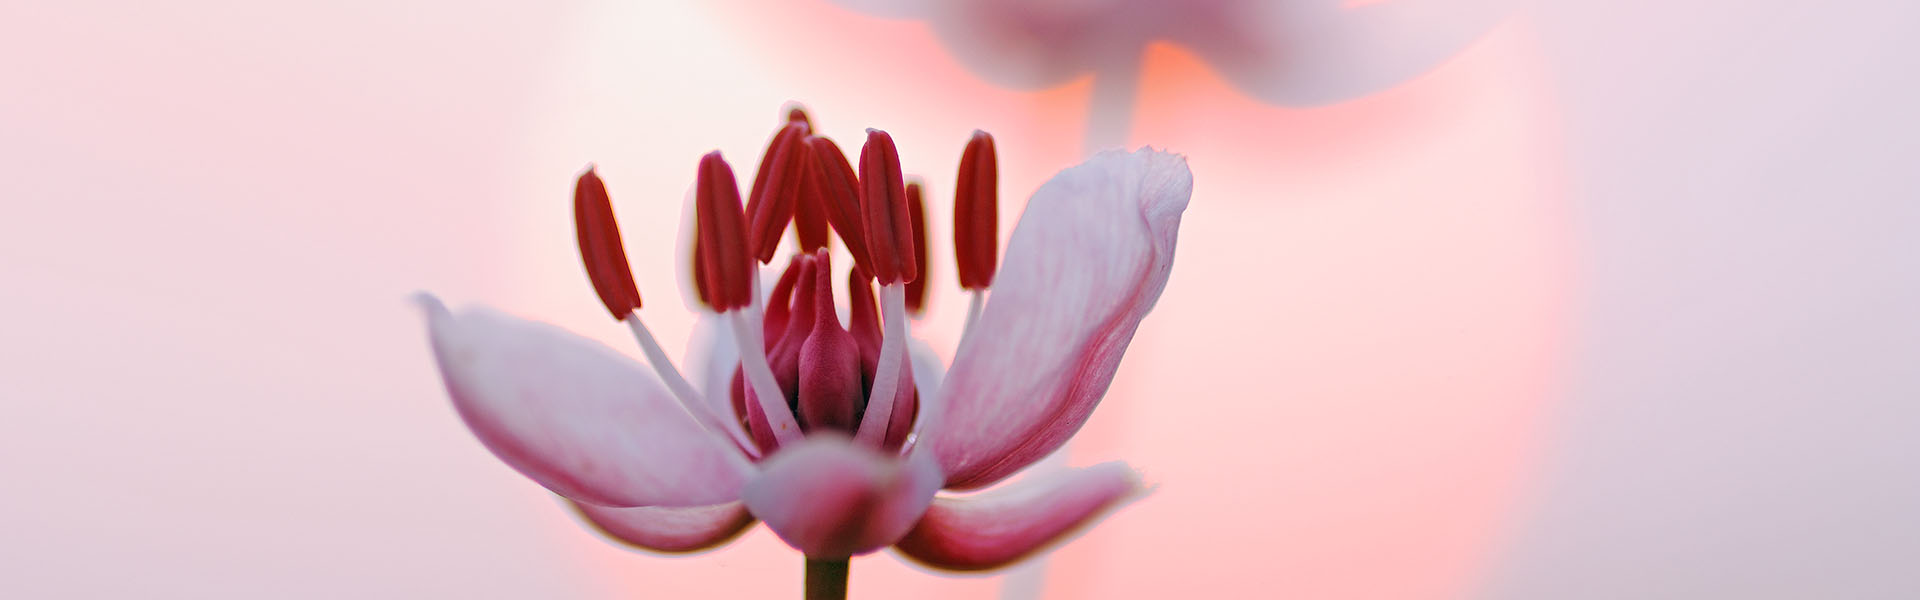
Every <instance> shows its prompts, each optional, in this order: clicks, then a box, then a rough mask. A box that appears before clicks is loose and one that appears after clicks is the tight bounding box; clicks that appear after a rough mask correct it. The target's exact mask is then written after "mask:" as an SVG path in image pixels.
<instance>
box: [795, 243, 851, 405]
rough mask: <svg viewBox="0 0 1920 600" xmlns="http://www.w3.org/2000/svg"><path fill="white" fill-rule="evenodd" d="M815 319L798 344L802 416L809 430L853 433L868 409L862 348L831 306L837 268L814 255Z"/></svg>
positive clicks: (821, 255) (824, 257)
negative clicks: (803, 340) (800, 343)
mask: <svg viewBox="0 0 1920 600" xmlns="http://www.w3.org/2000/svg"><path fill="white" fill-rule="evenodd" d="M813 275H814V285H813V292H814V301H813V306H814V323H813V329H812V331H810V332H809V333H808V334H807V339H806V342H805V343H804V344H802V345H801V347H800V390H799V391H800V394H799V395H800V398H799V416H800V421H801V423H803V424H804V425H805V426H806V427H808V428H810V429H817V428H823V427H824V428H830V429H838V430H841V431H846V432H852V431H854V428H855V426H856V425H857V424H858V423H859V419H860V413H861V412H862V411H864V410H865V409H866V390H865V388H864V387H863V385H862V378H861V369H860V348H859V345H858V344H857V343H855V342H854V339H853V336H851V335H848V334H847V331H846V330H844V329H841V328H840V317H839V316H837V315H835V314H834V310H833V306H834V303H833V267H832V264H831V263H829V262H828V259H827V251H825V250H820V251H818V252H816V253H815V254H814V269H813Z"/></svg>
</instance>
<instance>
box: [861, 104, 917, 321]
mask: <svg viewBox="0 0 1920 600" xmlns="http://www.w3.org/2000/svg"><path fill="white" fill-rule="evenodd" d="M906 187H907V185H906V182H905V181H903V180H902V178H901V175H900V151H899V150H897V149H895V148H894V145H893V136H890V135H887V132H885V131H881V130H878V129H868V130H867V143H866V145H864V146H861V147H860V208H861V210H862V211H863V212H865V213H866V215H865V216H866V219H865V220H864V224H865V225H866V234H867V258H868V259H869V260H868V261H867V265H865V266H867V267H869V270H870V271H871V272H872V273H873V278H874V280H875V281H878V282H880V285H888V284H891V283H897V282H903V281H913V279H914V277H915V275H916V274H917V273H916V271H915V267H916V265H915V264H914V262H913V224H912V223H911V222H909V218H908V215H907V189H906Z"/></svg>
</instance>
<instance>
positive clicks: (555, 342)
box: [421, 109, 1192, 571]
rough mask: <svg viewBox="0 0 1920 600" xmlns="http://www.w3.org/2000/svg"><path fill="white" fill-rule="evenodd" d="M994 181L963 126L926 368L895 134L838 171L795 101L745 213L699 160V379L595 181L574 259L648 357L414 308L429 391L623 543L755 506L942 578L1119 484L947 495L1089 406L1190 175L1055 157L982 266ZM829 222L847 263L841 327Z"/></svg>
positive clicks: (527, 325)
mask: <svg viewBox="0 0 1920 600" xmlns="http://www.w3.org/2000/svg"><path fill="white" fill-rule="evenodd" d="M996 173H997V166H996V164H995V154H994V148H993V138H992V137H991V136H989V135H987V134H985V133H983V132H976V133H975V134H974V137H973V138H972V139H971V140H970V141H969V143H968V146H967V151H966V154H965V156H964V158H963V159H962V161H961V167H960V173H959V184H958V185H957V186H956V191H957V194H956V201H955V213H954V214H955V223H956V226H955V239H956V250H957V251H958V252H957V257H958V263H959V264H958V268H957V271H958V272H959V274H960V277H961V281H962V285H963V287H965V288H967V289H968V290H970V291H971V292H972V294H973V301H972V304H971V307H970V308H971V310H970V312H969V315H968V317H969V318H968V325H967V328H966V333H965V334H964V335H963V337H962V340H961V342H960V344H959V346H958V348H957V350H956V352H955V354H954V359H953V365H952V368H951V369H949V370H946V371H945V372H944V373H942V372H941V367H940V365H939V363H938V360H937V359H933V358H932V357H931V355H930V353H928V352H926V351H924V350H923V349H922V350H917V351H913V352H909V346H918V345H919V342H917V341H916V340H912V339H910V338H909V337H908V334H907V329H906V327H907V325H906V315H907V313H908V312H909V310H918V309H917V308H913V307H917V306H919V305H920V302H919V301H918V300H915V299H913V298H910V297H909V296H913V295H918V294H923V293H924V291H923V288H922V290H921V291H915V290H910V289H909V287H908V284H909V283H910V282H913V281H915V280H916V279H918V274H919V273H921V272H924V270H923V269H922V268H921V267H923V266H924V265H923V264H921V263H924V262H925V258H924V257H925V255H926V254H925V252H924V247H925V239H926V236H925V231H924V230H925V228H924V225H916V223H923V222H924V217H923V216H916V215H922V214H923V212H922V210H921V207H918V206H916V205H917V204H918V203H919V202H920V198H919V189H918V186H917V185H915V186H909V185H906V184H905V183H904V181H903V177H902V175H901V169H900V161H899V157H898V154H897V152H896V151H895V150H894V146H893V141H892V138H891V137H890V136H889V135H888V134H886V133H885V132H882V131H877V130H871V129H870V130H868V134H867V140H866V143H865V145H864V146H863V147H862V149H861V153H860V160H859V170H858V172H857V173H856V172H855V170H854V168H853V166H852V165H851V164H849V163H848V161H847V160H846V158H845V155H844V154H842V153H841V152H840V150H839V148H838V147H837V146H836V145H835V144H834V143H833V142H832V141H831V140H829V139H827V138H825V137H823V136H818V135H814V134H813V133H812V132H811V126H810V124H809V122H808V120H807V118H806V115H805V114H804V113H803V112H800V111H799V110H798V109H796V110H795V111H794V112H793V113H792V114H791V116H790V118H789V121H788V122H787V123H786V124H785V125H784V126H783V127H782V128H781V130H780V132H779V133H778V134H777V135H775V137H774V139H773V142H772V144H771V145H770V146H769V148H768V151H767V153H766V155H765V157H764V159H763V161H762V163H761V166H760V170H759V172H758V174H757V175H756V176H755V178H754V181H753V185H752V188H751V191H750V192H749V195H748V201H747V203H746V206H745V208H744V209H743V208H742V206H741V202H740V196H739V191H738V188H737V185H736V183H735V180H734V177H733V173H732V169H731V167H729V166H728V165H727V163H726V161H725V160H724V159H723V158H722V157H721V156H720V153H719V152H717V151H716V152H713V153H710V154H708V155H706V156H705V157H702V159H701V161H700V168H699V172H698V176H697V183H696V187H695V194H694V195H695V198H696V201H695V207H696V208H695V210H696V219H695V220H696V222H697V225H696V227H695V242H694V252H693V255H694V256H693V267H694V268H693V274H694V276H693V279H694V287H695V289H696V291H697V293H698V296H699V298H700V300H701V302H702V303H703V304H704V305H705V306H706V307H708V308H709V309H711V311H712V312H711V313H710V314H709V315H707V318H708V319H709V320H710V322H712V323H720V324H724V325H725V326H726V328H727V329H729V330H730V333H731V336H730V337H723V338H722V340H721V343H718V344H716V346H715V347H714V348H712V349H711V350H710V351H708V352H705V353H703V354H702V355H700V356H690V357H689V359H691V360H704V361H706V362H707V363H709V365H710V366H713V365H717V367H718V369H717V372H718V373H719V376H717V377H716V376H701V377H699V379H700V380H701V381H702V382H703V384H704V385H703V386H701V387H699V388H696V387H695V386H694V385H693V384H692V383H690V382H689V381H688V380H687V379H686V378H685V377H683V376H682V375H681V374H680V373H679V371H678V370H677V369H676V367H674V365H673V364H672V362H671V361H670V359H669V358H668V357H667V356H666V354H665V353H664V352H663V351H662V350H661V349H660V346H659V344H658V343H657V342H655V341H654V340H653V337H652V335H651V334H650V333H648V332H647V330H646V327H645V325H644V324H643V323H642V322H641V319H640V313H639V308H640V306H641V300H640V294H639V292H638V288H637V286H636V285H635V283H634V281H633V279H632V276H631V274H630V272H629V271H628V269H627V265H626V255H625V250H624V248H623V245H622V242H621V238H620V235H619V232H618V230H617V228H616V226H615V225H614V219H613V212H612V208H611V204H610V202H609V200H608V196H607V193H606V188H605V185H604V183H603V182H602V181H601V180H600V178H599V176H598V175H597V174H596V173H595V172H594V171H593V170H592V169H589V170H588V171H587V172H586V173H584V174H582V175H581V176H580V178H579V181H578V183H577V185H576V188H575V206H574V209H575V221H576V224H577V227H578V234H579V239H580V246H581V255H582V258H583V260H584V262H585V263H586V267H587V273H588V276H589V279H590V280H591V281H592V282H593V285H594V289H595V291H596V292H597V293H598V294H599V296H600V299H601V301H602V302H603V303H604V304H605V305H606V307H607V309H608V310H609V312H610V313H611V314H612V315H613V316H614V318H615V319H618V320H621V321H624V322H625V323H626V324H627V325H628V326H629V327H630V328H631V329H632V330H633V331H634V334H635V338H636V340H637V341H638V342H639V345H640V346H641V350H642V352H643V354H644V355H645V356H646V358H647V362H648V363H649V365H648V366H642V365H641V364H640V363H638V362H635V361H633V360H630V359H628V358H626V357H625V356H623V355H621V354H620V353H618V352H616V351H614V350H612V349H609V348H607V347H606V346H604V345H602V344H599V343H597V342H594V341H591V340H588V339H586V338H584V337H581V336H578V335H575V334H573V333H569V332H567V331H564V330H562V329H559V328H557V327H554V326H551V325H547V324H543V323H538V322H533V321H527V320H523V319H519V318H516V317H512V316H508V315H505V314H502V313H499V312H496V311H493V310H488V309H485V308H475V309H469V310H464V311H461V312H458V313H455V312H452V311H449V310H448V309H447V308H446V307H445V306H444V305H442V304H441V303H440V302H439V301H438V300H437V299H434V298H432V297H431V296H423V297H422V299H421V302H422V304H423V306H424V307H425V310H426V313H427V321H428V329H429V334H430V338H431V341H432V346H433V350H434V354H435V357H436V359H437V361H438V364H439V367H440V372H441V375H442V377H443V379H444V381H445V384H446V388H447V391H448V394H449V396H451V398H452V400H453V404H454V407H455V408H456V410H457V411H458V412H459V414H460V416H461V418H462V419H463V420H465V422H466V424H467V425H468V427H469V428H471V429H472V431H473V433H474V434H475V436H476V437H478V438H479V439H480V441H481V442H482V443H483V444H484V445H485V446H486V447H487V448H488V449H489V450H491V451H492V452H493V453H494V454H495V455H496V456H498V457H499V458H500V459H501V460H502V461H504V462H506V463H507V464H508V465H509V466H511V467H513V468H514V469H516V470H518V471H519V472H521V473H522V474H524V475H526V476H527V477H529V478H531V479H533V480H534V481H535V482H537V483H539V484H540V485H542V486H545V487H546V488H548V489H550V490H552V491H553V492H555V493H557V494H560V495H561V496H564V497H565V498H567V499H568V500H570V501H571V502H572V503H573V505H574V506H575V507H576V508H577V509H578V510H579V512H580V514H582V515H583V516H584V517H585V518H586V519H588V520H589V521H591V522H592V523H593V524H594V525H595V526H597V527H599V528H600V529H601V530H602V531H604V532H605V533H606V534H608V535H610V536H612V537H614V538H617V539H619V540H621V541H624V542H627V543H630V544H632V545H634V546H638V547H641V548H644V549H649V550H655V551H661V552H691V551H697V550H703V549H708V548H713V547H717V546H718V545H721V544H724V543H725V542H726V541H728V540H731V539H732V538H733V537H735V536H737V535H739V534H740V533H741V532H743V531H745V530H746V529H747V528H749V527H751V526H752V524H753V523H754V522H755V521H763V522H765V523H766V524H767V525H768V527H769V528H771V529H772V530H773V532H774V533H775V534H776V535H778V536H779V537H780V539H782V540H783V541H785V542H786V543H787V544H789V545H791V546H792V547H793V548H795V549H797V550H799V551H801V552H802V553H804V554H805V555H806V556H807V557H808V558H809V559H810V560H814V559H819V560H835V559H845V558H847V557H849V556H853V555H859V554H864V553H869V552H873V551H876V550H879V549H881V548H885V547H888V546H893V547H894V548H896V549H897V550H898V552H900V553H901V554H903V555H905V556H907V557H909V558H911V559H913V560H915V561H918V562H920V563H923V564H926V565H929V566H932V567H936V568H941V569H948V570H959V571H969V570H984V569H992V568H996V567H1000V566H1003V565H1007V564H1011V563H1013V562H1015V561H1018V560H1020V559H1021V558H1023V557H1025V556H1028V555H1030V554H1032V553H1034V552H1036V551H1038V550H1039V549H1041V548H1043V547H1046V546H1047V545H1049V544H1051V543H1052V542H1054V541H1056V540H1059V539H1061V538H1063V537H1065V536H1066V535H1068V534H1070V533H1071V532H1073V531H1076V530H1077V529H1079V528H1080V527H1081V526H1083V525H1086V524H1090V523H1091V522H1093V521H1095V520H1097V519H1098V518H1100V517H1101V516H1103V515H1105V514H1106V513H1107V512H1109V511H1110V510H1111V509H1113V508H1115V507H1117V506H1118V505H1120V504H1122V503H1124V502H1126V501H1128V500H1130V499H1132V498H1135V497H1137V496H1138V495H1139V494H1140V492H1141V490H1142V488H1141V486H1140V483H1139V479H1138V477H1137V475H1136V474H1135V473H1134V471H1133V470H1132V469H1131V468H1129V467H1127V466H1126V465H1124V464H1121V463H1108V464H1102V465H1097V466H1093V467H1088V468H1082V469H1073V470H1067V471H1064V472H1062V473H1059V474H1057V475H1053V476H1051V477H1043V478H1028V479H1026V480H1023V481H1021V482H1019V483H1015V484H1010V485H1007V486H1003V487H1001V488H998V489H995V490H990V491H986V492H982V493H979V494H968V495H951V494H941V493H940V490H943V489H944V490H951V491H967V490H976V489H980V488H984V487H987V486H990V485H993V484H995V483H998V482H1001V481H1002V480H1005V479H1006V478H1007V477H1009V476H1011V475H1013V474H1014V473H1016V472H1018V471H1020V470H1021V469H1023V468H1024V467H1026V466H1027V465H1029V464H1032V463H1033V462H1035V461H1036V460H1038V459H1039V458H1041V457H1043V456H1045V455H1046V454H1047V453H1049V452H1051V451H1052V450H1054V449H1056V448H1059V447H1060V446H1061V445H1062V444H1063V443H1065V442H1066V440H1067V439H1068V438H1069V437H1071V436H1072V435H1073V434H1074V432H1075V431H1077V430H1078V429H1079V428H1080V426H1081V425H1082V424H1083V423H1084V422H1085V421H1086V419H1087V417H1088V415H1089V414H1090V413H1091V412H1092V411H1093V409H1094V407H1095V405H1097V404H1098V403H1099V401H1100V398H1101V396H1102V395H1103V394H1104V393H1105V391H1106V389H1107V386H1108V384H1109V383H1110V382H1111V380H1112V378H1113V375H1114V372H1115V370H1116V369H1117V368H1118V366H1119V362H1120V358H1121V355H1122V354H1123V353H1124V352H1125V350H1126V346H1127V343H1128V341H1129V340H1131V338H1132V336H1133V333H1134V330H1135V328H1136V327H1137V326H1138V324H1139V323H1140V320H1141V319H1142V318H1143V317H1145V316H1146V314H1147V312H1148V311H1149V310H1150V309H1151V308H1152V307H1153V305H1154V303H1155V301H1156V300H1157V299H1158V298H1159V295H1160V291H1161V289H1162V288H1163V287H1164V286H1165V285H1166V281H1167V277H1168V274H1169V272H1170V269H1171V267H1172V263H1173V250H1174V245H1175V241H1176V237H1177V233H1178V229H1179V224H1180V216H1181V213H1182V212H1183V211H1184V210H1185V208H1186V204H1187V199H1188V196H1189V194H1190V192H1191V189H1192V178H1191V174H1190V172H1189V171H1188V170H1187V167H1186V164H1185V159H1184V158H1182V157H1180V156H1177V155H1173V154H1167V153H1164V152H1158V151H1154V150H1150V149H1142V150H1139V151H1136V152H1132V153H1124V152H1117V151H1116V152H1107V153H1103V154H1100V155H1098V156H1095V157H1093V158H1092V159H1091V160H1088V161H1087V162H1086V163H1085V164H1082V165H1079V166H1076V167H1073V168H1070V169H1067V170H1065V171H1062V172H1060V173H1059V174H1058V175H1056V176H1055V177H1054V178H1053V179H1052V180H1051V181H1049V182H1047V183H1046V184H1045V185H1043V186H1042V187H1041V188H1040V189H1039V191H1037V192H1036V193H1035V194H1034V196H1033V198H1032V200H1031V201H1030V202H1029V203H1028V206H1027V209H1026V211H1025V213H1024V214H1023V215H1022V216H1021V218H1020V221H1019V223H1018V225H1017V226H1016V228H1015V230H1014V233H1013V236H1012V238H1011V240H1010V241H1009V242H1008V245H1007V252H1006V256H1005V260H1004V262H1002V263H1001V264H1000V265H999V266H998V268H996V265H995V262H996V254H997V253H996V251H995V248H996V246H997V240H996V236H997V227H996V223H995V219H996V210H997V208H996V206H997V190H996V187H997V181H996V177H997V175H996ZM789 223H792V224H793V225H794V229H795V230H796V235H795V236H794V238H795V239H796V240H797V241H798V243H799V251H798V252H795V253H794V254H793V256H792V257H791V258H790V259H789V260H788V261H787V262H786V265H785V267H784V270H783V271H782V274H781V278H780V279H779V282H778V283H777V284H775V285H774V286H773V288H772V289H771V290H770V291H769V292H768V293H766V294H761V293H760V290H759V288H758V285H757V284H758V281H759V278H758V277H757V273H756V272H757V271H758V270H759V269H762V268H765V267H764V266H756V265H755V263H756V261H757V262H758V263H760V265H767V264H772V263H773V260H772V259H773V257H774V255H775V254H776V252H775V250H776V247H777V245H778V244H779V242H780V240H781V239H782V238H783V237H785V231H786V230H787V228H788V224H789ZM829 230H830V231H831V232H833V233H834V234H837V237H838V239H840V240H842V242H843V243H844V244H845V246H846V247H847V249H848V251H849V253H850V254H851V255H852V256H853V257H854V263H855V264H854V265H853V266H852V267H851V268H849V269H847V279H846V281H847V287H848V289H849V293H848V296H849V297H850V298H849V304H848V306H847V308H848V311H847V312H848V314H849V321H850V323H849V325H847V326H844V327H843V326H842V325H841V323H840V318H839V317H838V316H837V313H838V311H837V310H836V307H837V306H838V304H837V301H836V298H835V295H834V292H833V281H834V279H835V277H834V275H833V267H832V264H831V259H830V258H829V257H830V256H831V254H830V253H829V252H828V251H827V244H828V240H829V237H830V236H829V234H828V231H829ZM916 250H919V251H916ZM874 283H878V285H879V293H878V297H879V299H880V301H879V303H878V306H877V309H876V305H875V301H874V294H873V287H872V286H873V284H874ZM989 289H991V296H988V295H987V291H988V290H989ZM729 341H730V343H729ZM741 350H749V351H746V352H741ZM752 350H758V351H752ZM910 355H911V356H910ZM735 356H738V358H737V359H735V358H732V357H735ZM736 365H737V368H736ZM728 374H731V375H732V376H731V377H730V378H729V377H727V375H728ZM728 382H730V384H729V383H728ZM811 564H812V563H810V565H811Z"/></svg>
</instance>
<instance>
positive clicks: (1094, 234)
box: [929, 149, 1193, 489]
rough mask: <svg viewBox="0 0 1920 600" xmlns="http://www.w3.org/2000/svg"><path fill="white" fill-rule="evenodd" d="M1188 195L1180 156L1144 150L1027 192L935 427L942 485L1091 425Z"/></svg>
mask: <svg viewBox="0 0 1920 600" xmlns="http://www.w3.org/2000/svg"><path fill="white" fill-rule="evenodd" d="M1192 190H1193V175H1192V173H1191V172H1189V171H1188V170H1187V165H1186V159H1184V158H1182V157H1180V156H1179V155H1174V154H1167V153H1164V152H1157V151H1153V150H1148V149H1142V150H1140V151H1137V152H1133V153H1131V154H1129V153H1124V152H1103V153H1101V154H1099V155H1097V156H1095V157H1093V159H1092V160H1089V161H1087V163H1086V164H1083V165H1080V166H1077V167H1074V168H1071V169H1067V170H1065V171H1062V172H1060V174H1059V175H1056V176H1054V178H1053V179H1052V180H1051V181H1048V182H1047V184H1046V185H1044V186H1041V188H1040V191H1038V192H1036V193H1034V195H1033V199H1032V200H1031V201H1029V202H1028V203H1027V210H1026V214H1024V215H1022V216H1021V217H1020V224H1019V225H1018V226H1017V227H1016V228H1015V229H1014V231H1013V238H1012V239H1011V240H1010V241H1008V243H1007V254H1006V258H1005V260H1004V261H1003V262H1002V266H1001V268H1000V273H999V274H998V275H997V276H996V277H995V279H994V285H993V292H992V295H991V296H989V297H988V302H987V306H986V309H985V311H984V312H983V313H982V314H981V315H980V319H979V321H978V322H976V323H975V324H974V329H973V330H972V331H970V332H968V333H967V335H966V338H965V341H963V342H961V345H960V349H959V350H958V351H957V352H955V354H954V359H953V367H952V369H950V370H949V371H947V377H946V380H945V382H943V383H942V386H941V399H940V408H939V413H938V414H939V416H938V418H937V420H936V421H935V422H933V423H931V424H930V425H929V427H930V428H931V434H932V435H931V438H930V439H931V440H932V441H933V442H934V447H933V450H934V452H935V453H936V454H938V455H939V459H940V466H941V467H942V469H943V470H944V471H945V472H946V473H947V486H948V487H951V488H955V489H972V488H978V487H983V486H986V485H989V484H992V483H993V482H995V481H999V480H1001V479H1003V478H1005V477H1006V476H1007V475H1010V474H1012V473H1013V472H1015V471H1018V470H1020V469H1021V468H1022V467H1025V466H1027V465H1028V464H1031V463H1032V462H1033V461H1036V460H1039V459H1040V458H1041V457H1043V456H1046V455H1047V453H1049V452H1052V451H1053V450H1054V449H1056V448H1059V447H1060V445H1061V444H1063V443H1065V442H1066V440H1067V438H1069V437H1072V435H1073V433H1074V432H1075V431H1078V430H1079V429H1080V426H1081V424H1083V423H1085V422H1086V420H1087V416H1088V415H1089V414H1091V413H1092V412H1093V407H1094V405H1096V404H1098V403H1099V402H1100V397H1101V396H1102V395H1104V394H1105V393H1106V391H1107V385H1108V384H1109V383H1111V382H1112V381H1113V373H1114V370H1115V369H1116V368H1118V367H1119V365H1120V356H1121V354H1122V353H1124V352H1126V349H1127V343H1128V342H1129V341H1131V340H1132V339H1133V332H1134V329H1135V328H1136V327H1138V326H1139V324H1140V319H1141V318H1142V317H1144V316H1146V314H1147V311H1148V310H1151V309H1152V308H1153V303H1154V302H1155V301H1156V300H1158V299H1159V298H1160V290H1161V289H1162V288H1164V287H1166V283H1167V274H1168V272H1169V270H1171V268H1172V267H1173V247H1174V241H1175V238H1176V237H1177V235H1178V233H1179V228H1180V213H1181V211H1184V210H1186V207H1187V197H1188V196H1189V195H1191V193H1192Z"/></svg>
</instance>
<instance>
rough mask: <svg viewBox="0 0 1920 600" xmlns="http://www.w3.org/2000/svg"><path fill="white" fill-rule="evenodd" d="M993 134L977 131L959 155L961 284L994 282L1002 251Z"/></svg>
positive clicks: (956, 192)
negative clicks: (999, 255)
mask: <svg viewBox="0 0 1920 600" xmlns="http://www.w3.org/2000/svg"><path fill="white" fill-rule="evenodd" d="M997 163H998V159H996V158H995V157H994V149H993V136H992V135H989V134H987V132H985V131H977V130H976V131H974V132H973V139H970V140H967V150H966V152H965V153H964V154H961V155H960V178H959V180H958V181H957V182H956V183H955V184H954V188H953V251H954V262H955V263H958V264H959V266H960V268H959V271H960V287H961V288H964V289H969V290H980V289H986V288H987V286H990V285H993V270H994V263H995V261H996V260H997V257H998V254H999V237H1000V230H999V210H1000V208H999V202H1000V201H999V197H1000V191H999V190H1000V186H999V178H1000V175H999V167H998V164H997Z"/></svg>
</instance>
